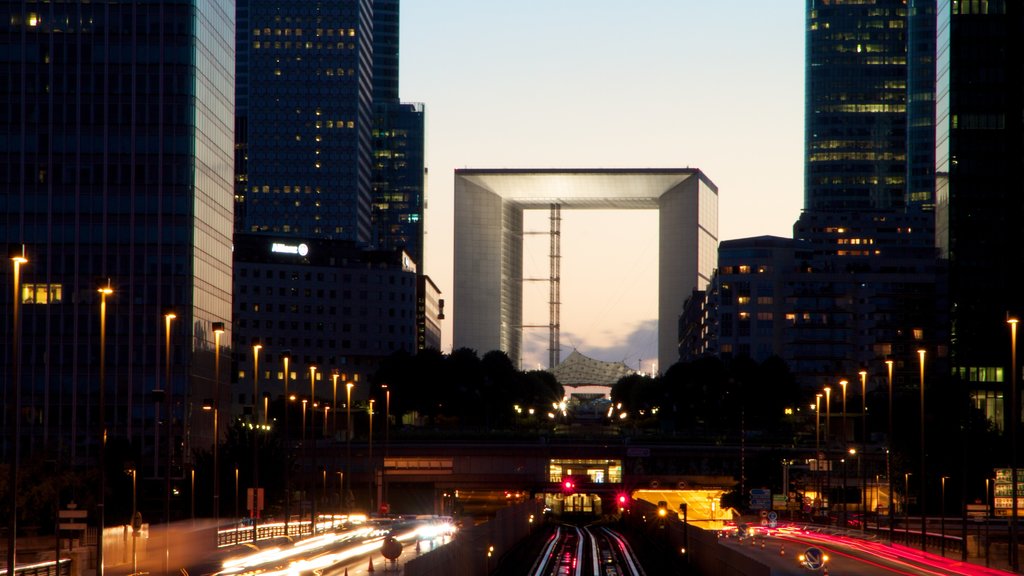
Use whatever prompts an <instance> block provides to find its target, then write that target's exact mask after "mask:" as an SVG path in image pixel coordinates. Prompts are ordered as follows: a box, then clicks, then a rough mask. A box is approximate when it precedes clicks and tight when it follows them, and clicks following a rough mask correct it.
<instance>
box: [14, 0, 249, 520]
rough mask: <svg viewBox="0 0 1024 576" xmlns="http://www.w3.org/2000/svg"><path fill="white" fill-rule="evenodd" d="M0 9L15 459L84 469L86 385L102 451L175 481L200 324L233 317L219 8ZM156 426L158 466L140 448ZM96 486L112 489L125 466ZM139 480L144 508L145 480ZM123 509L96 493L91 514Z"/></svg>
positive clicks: (229, 132) (229, 90)
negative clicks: (16, 283) (16, 252)
mask: <svg viewBox="0 0 1024 576" xmlns="http://www.w3.org/2000/svg"><path fill="white" fill-rule="evenodd" d="M4 6H5V8H4V9H3V10H4V13H3V14H2V18H0V68H2V73H0V83H2V89H0V146H2V148H3V153H2V155H0V181H2V182H3V183H4V184H3V186H2V187H0V214H2V216H0V239H2V241H3V242H4V243H6V244H7V245H8V246H12V247H17V248H18V249H20V246H21V245H24V249H25V253H26V256H27V258H28V263H27V264H25V265H23V266H22V267H21V274H20V290H18V292H17V294H13V291H12V289H11V283H12V273H11V266H10V261H5V262H6V263H5V264H4V266H3V268H2V272H0V277H2V278H0V280H2V282H3V285H4V287H5V289H4V290H3V291H0V309H2V310H0V316H2V322H3V329H2V331H3V333H4V334H5V337H4V338H3V340H4V341H5V342H9V340H8V338H9V337H10V336H11V326H12V316H13V314H12V311H13V307H12V305H13V304H14V303H13V302H12V296H13V297H16V299H17V304H18V305H19V310H20V326H21V330H20V331H19V335H20V337H21V346H20V352H21V353H20V354H19V355H18V356H17V357H16V358H12V354H11V347H10V346H4V347H3V348H2V349H0V380H2V381H3V382H4V389H3V392H4V399H3V400H4V404H5V406H7V407H12V408H16V409H17V410H18V413H19V414H20V434H19V435H18V441H19V442H20V443H21V454H22V461H23V462H27V463H31V462H32V461H33V460H38V461H47V462H52V463H54V464H53V466H56V467H58V468H61V467H64V466H69V467H75V468H77V467H80V466H94V465H95V462H96V456H97V446H98V444H99V410H98V405H99V398H100V385H101V384H102V385H103V388H102V389H103V391H104V406H105V409H104V411H105V418H104V419H105V421H106V423H107V425H106V428H107V431H108V438H109V440H108V445H109V447H108V453H107V455H108V457H109V458H115V457H119V458H121V459H123V460H124V461H125V462H128V461H131V462H134V465H133V466H134V467H135V468H136V469H138V470H139V476H138V477H139V479H140V483H141V482H143V480H142V479H143V478H152V477H154V476H156V477H162V476H163V475H164V474H165V473H169V474H171V475H172V476H173V477H174V478H176V479H178V478H181V476H182V474H183V470H184V467H185V466H186V465H187V464H188V462H189V461H190V459H191V457H192V452H193V449H198V448H204V447H206V448H208V447H209V445H210V442H211V441H212V434H211V432H212V422H210V421H209V419H207V418H203V415H202V413H200V412H198V411H197V410H196V405H197V404H198V403H201V402H202V399H203V398H207V397H212V396H213V391H214V389H215V381H216V379H215V377H214V376H215V374H214V370H213V367H214V362H213V356H214V354H213V352H214V335H213V333H212V327H213V323H215V322H226V321H229V320H230V317H231V232H230V231H231V223H232V209H233V202H232V189H233V185H232V168H231V165H232V154H233V153H232V147H233V144H234V142H233V128H232V123H231V119H232V117H233V115H234V46H233V43H232V35H233V30H234V8H233V3H232V2H228V1H227V0H210V1H208V2H196V1H192V0H178V1H172V0H166V1H149V2H112V1H105V0H94V1H92V2H8V3H6V4H5V5H4ZM108 281H109V284H110V286H111V287H112V288H113V291H114V292H113V294H111V295H110V296H107V297H106V303H107V305H106V312H105V314H104V315H103V316H104V318H105V330H104V331H103V336H104V337H103V338H101V329H100V325H101V308H100V304H101V297H100V294H99V293H98V288H99V287H100V285H106V284H107V282H108ZM168 312H171V313H173V314H174V315H175V318H174V319H173V320H172V321H171V322H170V324H169V326H170V329H169V331H168V330H167V325H168V324H167V322H166V320H165V314H166V313H168ZM229 337H230V336H229V335H225V336H224V338H225V340H223V342H227V341H228V340H227V338H229ZM104 348H105V352H106V354H105V357H104V358H105V363H104V365H105V370H104V372H105V373H104V378H103V382H102V383H101V382H100V371H101V370H100V365H101V361H100V360H101V357H100V351H101V349H104ZM167 359H169V361H170V362H169V364H168V362H167ZM15 363H17V366H18V370H17V372H19V373H20V375H19V378H18V380H17V381H13V373H14V372H15V370H14V366H15ZM225 364H227V362H226V361H225V363H223V364H222V365H225ZM224 373H225V374H226V373H227V372H226V370H225V371H224ZM15 386H18V387H20V399H21V401H20V403H19V404H20V405H19V406H16V407H14V406H13V401H14V397H15ZM168 409H169V411H170V412H169V417H168ZM14 413H15V411H14V410H13V409H9V410H5V412H4V414H5V416H4V423H5V426H4V432H5V436H4V443H3V455H4V459H5V460H6V458H7V456H8V455H9V454H10V451H11V448H12V445H13V444H12V438H11V435H10V434H9V431H10V430H12V428H11V427H10V426H9V422H10V421H9V418H10V417H11V415H12V414H14ZM199 420H203V422H199ZM158 422H161V424H160V426H159V427H158V426H157V424H158ZM204 422H205V423H204ZM201 429H204V431H203V432H198V431H199V430H201ZM158 430H159V431H158ZM167 431H169V432H170V434H171V437H170V438H168V437H167V436H166V432H167ZM168 440H169V441H170V448H168V449H166V450H167V452H166V453H169V454H171V460H170V461H167V460H166V459H165V458H164V454H165V452H164V450H165V448H163V447H161V448H160V450H159V458H158V457H157V456H158V454H157V452H158V451H157V450H154V448H155V447H158V446H168V444H167V442H168ZM157 442H159V443H160V444H157ZM112 454H116V456H112ZM112 465H113V464H112ZM110 482H111V484H109V486H110V489H111V490H116V489H118V488H117V487H118V486H121V487H124V485H125V483H126V482H127V486H128V489H129V490H130V486H131V482H130V480H126V479H125V477H124V475H123V474H121V475H117V477H113V478H110ZM175 482H177V480H175ZM145 494H152V495H153V496H154V497H157V496H159V498H160V501H161V502H162V498H163V490H162V489H161V490H158V491H148V492H145ZM145 494H144V493H143V491H140V497H139V504H140V506H141V507H145V506H146V504H147V499H146V498H145ZM126 506H127V507H128V512H130V507H131V503H130V502H127V500H126V499H125V498H120V499H117V501H110V500H108V508H107V509H108V515H107V518H108V519H112V518H114V517H115V516H116V512H117V511H118V510H120V511H121V512H124V511H125V507H126ZM184 506H185V504H184V503H181V505H180V506H178V505H176V506H175V507H174V508H173V509H174V510H181V509H183V507H184ZM160 516H162V514H160V515H159V516H156V517H157V518H159V517H160ZM150 517H151V518H152V517H153V516H150Z"/></svg>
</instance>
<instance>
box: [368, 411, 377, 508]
mask: <svg viewBox="0 0 1024 576" xmlns="http://www.w3.org/2000/svg"><path fill="white" fill-rule="evenodd" d="M373 402H374V400H373V398H370V405H369V407H368V408H367V413H368V414H369V415H370V435H369V443H368V447H369V466H368V468H369V469H370V476H369V478H368V482H367V491H368V492H369V499H370V514H373V481H374V480H375V479H376V478H375V476H377V467H376V466H375V465H374V464H373Z"/></svg>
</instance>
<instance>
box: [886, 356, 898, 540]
mask: <svg viewBox="0 0 1024 576" xmlns="http://www.w3.org/2000/svg"><path fill="white" fill-rule="evenodd" d="M892 365H893V361H892V360H886V361H885V367H886V371H887V372H888V373H889V432H888V434H887V436H888V438H886V442H887V444H888V445H889V447H888V449H886V451H885V475H886V476H887V477H888V479H889V546H892V537H893V530H894V528H893V522H895V520H896V516H895V513H896V511H895V510H894V502H893V485H892Z"/></svg>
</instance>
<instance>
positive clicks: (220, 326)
mask: <svg viewBox="0 0 1024 576" xmlns="http://www.w3.org/2000/svg"><path fill="white" fill-rule="evenodd" d="M223 334H224V323H223V322H214V323H213V519H214V525H215V526H217V527H220V460H219V452H220V450H219V447H220V337H221V335H223Z"/></svg>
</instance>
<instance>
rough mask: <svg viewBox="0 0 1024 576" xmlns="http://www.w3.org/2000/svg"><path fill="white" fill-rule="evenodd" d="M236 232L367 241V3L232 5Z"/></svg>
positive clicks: (253, 1)
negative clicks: (235, 79)
mask: <svg viewBox="0 0 1024 576" xmlns="http://www.w3.org/2000/svg"><path fill="white" fill-rule="evenodd" d="M237 14H238V28H237V35H236V45H237V51H238V64H237V66H238V82H237V94H238V97H237V102H238V106H237V118H236V126H237V131H236V140H237V146H236V162H235V171H236V191H235V201H236V204H237V209H236V230H238V231H239V232H246V233H271V234H291V235H295V236H296V237H304V238H314V237H319V238H332V239H343V240H352V241H355V242H361V243H366V242H369V241H370V238H371V227H370V200H371V195H370V190H371V188H370V170H371V151H372V143H371V140H370V138H371V122H372V105H371V104H372V81H373V73H372V66H373V30H372V27H373V22H372V16H373V6H372V2H371V0H349V1H345V2H331V3H308V2H277V1H271V0H239V2H238V3H237Z"/></svg>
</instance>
